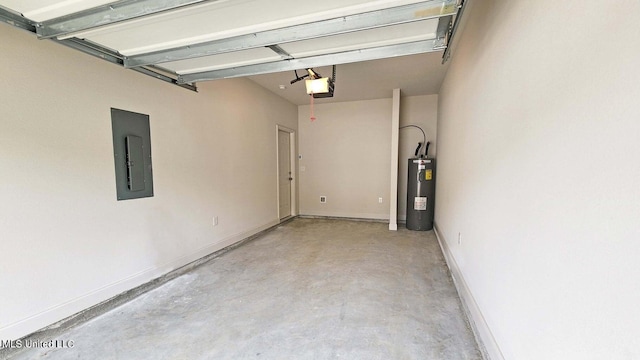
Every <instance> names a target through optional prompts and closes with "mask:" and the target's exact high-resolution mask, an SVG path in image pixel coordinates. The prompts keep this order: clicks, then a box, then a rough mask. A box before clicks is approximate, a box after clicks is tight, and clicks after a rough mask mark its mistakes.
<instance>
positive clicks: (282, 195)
mask: <svg viewBox="0 0 640 360" xmlns="http://www.w3.org/2000/svg"><path fill="white" fill-rule="evenodd" d="M291 180H293V177H292V176H291V141H290V134H289V133H288V132H286V131H283V130H278V190H279V191H278V194H279V201H278V204H279V211H278V214H279V216H280V219H284V218H287V217H289V216H291Z"/></svg>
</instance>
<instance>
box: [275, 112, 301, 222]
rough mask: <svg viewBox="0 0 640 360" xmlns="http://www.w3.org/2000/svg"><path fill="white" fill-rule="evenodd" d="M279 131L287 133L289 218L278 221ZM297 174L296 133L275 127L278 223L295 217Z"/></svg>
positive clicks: (278, 209)
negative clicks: (289, 185) (289, 184)
mask: <svg viewBox="0 0 640 360" xmlns="http://www.w3.org/2000/svg"><path fill="white" fill-rule="evenodd" d="M280 131H284V132H287V133H289V150H290V151H289V162H290V164H291V177H292V178H293V180H291V194H290V199H291V201H290V202H291V216H288V217H286V218H283V219H280V156H279V155H280V144H279V141H278V134H279V133H280ZM297 174H298V172H297V171H296V132H295V130H293V129H290V128H288V127H286V126H282V125H276V195H277V196H276V199H277V201H276V209H277V214H278V221H284V220H287V219H289V218H291V217H294V216H297V215H298V213H297V206H296V204H297V196H296V193H297V191H296V189H297V188H298V186H297V184H298V179H297V178H298V176H297Z"/></svg>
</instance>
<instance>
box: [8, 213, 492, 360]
mask: <svg viewBox="0 0 640 360" xmlns="http://www.w3.org/2000/svg"><path fill="white" fill-rule="evenodd" d="M57 339H58V340H73V341H74V345H75V346H74V347H73V348H72V349H54V350H51V349H29V351H27V352H23V353H20V354H17V355H16V356H15V357H14V359H41V358H42V359H95V360H97V359H156V360H160V359H190V360H191V359H234V360H237V359H318V360H320V359H367V360H373V359H385V360H387V359H430V360H436V359H447V360H449V359H456V360H457V359H478V360H480V359H481V355H480V352H479V351H478V348H477V345H476V343H475V340H474V338H473V335H472V333H471V331H470V330H469V326H468V324H467V322H466V319H465V316H464V315H463V312H462V307H461V304H460V299H459V298H458V295H457V293H456V290H455V288H454V285H453V282H452V280H451V277H450V275H449V271H448V269H447V267H446V264H445V261H444V258H443V256H442V253H441V251H440V248H439V246H438V242H437V240H436V238H435V236H434V234H433V232H413V231H408V230H406V229H400V230H399V231H397V232H392V231H388V230H387V225H386V224H382V223H373V222H358V221H346V220H325V219H295V220H293V221H291V222H289V223H286V224H284V225H281V226H279V227H277V228H275V229H274V230H272V231H270V232H267V233H266V234H264V235H263V236H261V237H259V238H257V239H256V240H254V241H251V242H248V243H246V244H245V245H243V246H241V247H238V248H236V249H234V250H232V251H229V252H227V253H225V254H223V255H222V256H220V257H217V258H214V259H212V260H211V261H209V262H207V263H205V264H204V265H202V266H200V267H198V268H196V269H194V270H193V271H191V272H189V273H187V274H185V275H182V276H180V277H178V278H176V279H174V280H172V281H170V282H168V283H166V284H164V285H163V286H161V287H159V288H157V289H155V290H152V291H150V292H148V293H146V294H144V295H142V296H140V297H138V298H136V299H134V300H132V301H131V302H129V303H127V304H125V305H123V306H120V307H118V308H115V309H113V310H112V311H110V312H107V313H105V314H103V315H101V316H99V317H97V318H95V319H93V320H90V321H89V322H87V323H84V324H82V325H79V326H77V327H75V328H72V329H71V330H68V331H66V332H65V333H63V334H60V335H59V336H58V337H57Z"/></svg>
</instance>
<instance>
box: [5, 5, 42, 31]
mask: <svg viewBox="0 0 640 360" xmlns="http://www.w3.org/2000/svg"><path fill="white" fill-rule="evenodd" d="M0 21H2V22H5V23H7V24H9V25H12V26H15V27H17V28H19V29H22V30H27V31H29V32H32V33H34V32H36V26H35V24H34V23H33V22H31V21H30V20H28V19H26V18H25V17H23V16H20V14H17V13H15V12H13V11H11V10H9V9H7V8H5V7H2V6H0Z"/></svg>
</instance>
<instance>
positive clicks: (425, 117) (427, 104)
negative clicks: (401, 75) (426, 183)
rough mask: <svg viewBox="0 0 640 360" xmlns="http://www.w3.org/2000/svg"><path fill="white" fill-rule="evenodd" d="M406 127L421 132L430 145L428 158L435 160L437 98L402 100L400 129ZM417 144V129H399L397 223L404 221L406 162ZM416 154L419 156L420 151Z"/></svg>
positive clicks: (431, 96)
mask: <svg viewBox="0 0 640 360" xmlns="http://www.w3.org/2000/svg"><path fill="white" fill-rule="evenodd" d="M406 125H417V126H420V127H421V128H422V130H424V132H425V135H426V137H427V141H430V142H431V145H430V146H429V154H428V155H429V157H435V155H436V131H437V128H438V95H423V96H405V97H402V99H401V103H400V126H401V127H402V126H406ZM418 142H422V133H421V132H420V130H418V129H416V128H405V129H401V130H400V148H399V151H398V153H399V156H398V160H399V162H398V165H399V167H398V219H399V220H400V221H405V220H406V219H407V172H408V164H407V161H408V159H410V158H412V157H414V154H415V151H416V147H417V146H418ZM420 151H421V153H423V152H424V148H423V149H422V150H420ZM436 166H437V163H436ZM436 181H437V179H436ZM436 201H437V199H436Z"/></svg>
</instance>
